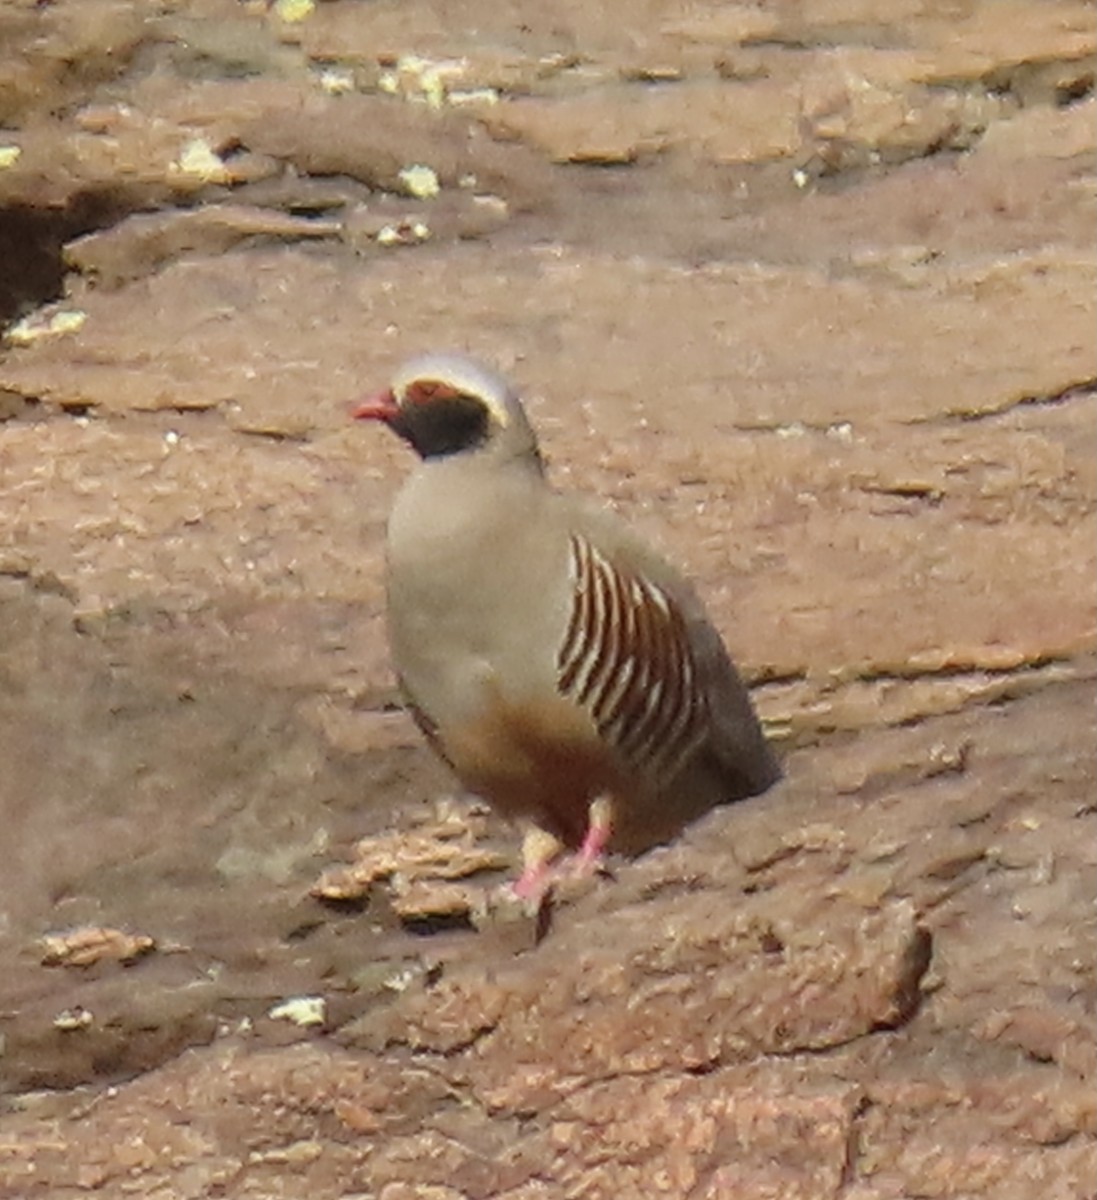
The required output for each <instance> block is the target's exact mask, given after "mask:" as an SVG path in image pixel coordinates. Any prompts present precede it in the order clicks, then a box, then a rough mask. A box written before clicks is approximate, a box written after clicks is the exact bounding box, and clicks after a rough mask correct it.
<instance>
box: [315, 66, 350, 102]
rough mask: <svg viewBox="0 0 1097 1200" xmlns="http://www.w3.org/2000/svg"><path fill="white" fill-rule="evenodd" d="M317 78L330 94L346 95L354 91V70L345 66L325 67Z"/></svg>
mask: <svg viewBox="0 0 1097 1200" xmlns="http://www.w3.org/2000/svg"><path fill="white" fill-rule="evenodd" d="M316 78H317V81H318V82H319V84H320V87H321V88H323V90H324V91H325V92H327V94H328V95H329V96H345V95H346V94H347V93H348V92H353V91H354V72H353V71H348V70H347V69H346V68H345V67H325V68H324V70H322V71H321V72H320V73H319V75H317V77H316Z"/></svg>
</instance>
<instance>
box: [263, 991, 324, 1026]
mask: <svg viewBox="0 0 1097 1200" xmlns="http://www.w3.org/2000/svg"><path fill="white" fill-rule="evenodd" d="M327 1007H328V1006H327V1001H326V1000H325V999H324V997H323V996H291V997H290V998H289V999H288V1000H283V1001H282V1002H281V1003H280V1004H276V1005H275V1006H274V1007H273V1008H271V1009H269V1010H268V1012H267V1016H268V1017H270V1018H271V1020H273V1021H291V1022H292V1023H293V1024H294V1025H299V1026H301V1028H302V1029H307V1028H309V1027H310V1026H313V1025H323V1023H324V1022H325V1021H326V1020H327Z"/></svg>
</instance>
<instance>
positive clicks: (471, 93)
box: [447, 87, 499, 108]
mask: <svg viewBox="0 0 1097 1200" xmlns="http://www.w3.org/2000/svg"><path fill="white" fill-rule="evenodd" d="M447 98H448V100H449V102H450V104H452V105H453V106H454V107H455V108H460V107H461V106H462V105H465V104H484V105H487V106H488V107H490V106H491V105H492V104H498V103H499V93H498V91H497V90H496V89H495V88H490V87H483V88H469V89H468V90H467V91H456V92H450V93H449V96H448V97H447Z"/></svg>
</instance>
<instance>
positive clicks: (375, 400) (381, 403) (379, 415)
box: [351, 390, 400, 421]
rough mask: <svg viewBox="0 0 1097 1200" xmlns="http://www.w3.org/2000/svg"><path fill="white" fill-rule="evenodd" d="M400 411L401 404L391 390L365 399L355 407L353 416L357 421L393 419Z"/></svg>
mask: <svg viewBox="0 0 1097 1200" xmlns="http://www.w3.org/2000/svg"><path fill="white" fill-rule="evenodd" d="M399 412H400V406H399V404H397V403H396V397H395V396H394V395H393V394H392V392H391V390H390V391H386V392H378V393H377V395H376V396H370V398H369V399H368V400H363V401H362V403H361V404H359V405H358V407H357V408H355V409H354V411H353V412H352V413H351V416H352V417H354V419H355V420H356V421H391V420H392V419H393V418H394V417H395V416H397V415H398V414H399Z"/></svg>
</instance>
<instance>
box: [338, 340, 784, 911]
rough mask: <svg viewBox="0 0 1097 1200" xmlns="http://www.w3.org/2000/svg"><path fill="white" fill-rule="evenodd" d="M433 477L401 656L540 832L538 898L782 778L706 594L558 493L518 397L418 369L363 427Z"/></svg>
mask: <svg viewBox="0 0 1097 1200" xmlns="http://www.w3.org/2000/svg"><path fill="white" fill-rule="evenodd" d="M354 415H355V416H356V417H358V418H362V419H373V420H380V421H383V422H385V423H386V424H387V425H388V426H389V428H390V429H392V430H393V431H394V432H395V433H397V434H398V435H399V436H400V437H401V438H403V439H404V440H405V441H406V442H408V443H409V444H410V445H411V447H412V449H413V450H415V451H416V453H417V454H418V455H419V457H420V459H421V460H422V461H421V463H420V464H419V466H418V468H417V469H416V470H415V471H414V472H413V474H412V475H411V476H410V478H409V479H408V480H407V482H406V483H405V484H404V486H403V488H402V489H401V491H400V493H399V495H398V496H397V498H396V501H395V504H394V506H393V510H392V514H391V517H390V520H389V527H388V547H387V568H388V572H387V573H388V579H387V593H388V625H389V638H390V642H391V650H392V655H393V660H394V664H395V667H396V671H397V674H398V676H399V680H400V684H401V686H402V689H403V691H404V693H405V695H406V697H407V700H408V702H409V705H410V707H411V710H412V713H413V714H414V716H415V718H416V720H417V722H418V724H419V726H420V728H421V729H422V730H423V731H424V733H425V735H426V737H427V739H428V741H429V742H430V743H431V745H432V746H433V747H434V749H435V750H436V751H437V752H438V753H439V754H440V755H441V756H442V757H443V758H444V759H445V760H446V761H447V762H448V763H449V764H450V766H451V767H452V768H453V770H454V772H455V773H456V774H457V776H458V778H459V779H460V780H461V782H462V784H463V785H464V786H465V787H466V788H467V789H468V790H469V791H470V792H472V793H474V794H476V795H478V796H480V797H483V798H484V799H485V800H487V801H488V802H489V803H491V804H492V805H493V806H494V807H495V808H496V809H498V810H499V811H501V812H502V813H503V814H504V815H506V816H508V817H510V818H512V819H514V820H516V821H517V822H519V824H521V825H522V826H524V828H525V838H524V841H523V848H522V849H523V861H524V870H523V873H522V875H521V878H520V879H519V880H518V881H517V883H516V884H515V890H516V891H517V892H518V893H519V895H522V896H527V897H528V896H538V895H540V894H541V893H542V891H543V890H544V889H545V888H546V887H547V886H548V882H547V881H548V880H549V879H550V877H551V874H552V870H553V864H554V863H555V861H556V860H557V859H558V858H559V857H560V855H561V854H562V853H563V852H564V851H565V850H577V851H578V865H579V866H580V867H582V866H586V867H590V866H592V865H594V864H596V863H597V862H598V861H599V859H600V858H601V855H602V853H603V851H605V850H606V849H607V848H609V849H612V850H619V851H622V852H624V853H627V854H637V853H640V852H642V851H643V850H645V849H648V848H650V847H652V846H654V845H657V844H659V843H660V842H664V841H667V840H669V839H670V838H672V837H673V836H674V835H675V834H676V833H678V832H680V831H681V829H682V828H684V826H685V825H686V824H687V823H688V822H690V821H691V820H693V819H694V818H696V817H697V816H699V815H700V814H702V813H704V812H706V811H708V810H709V809H711V808H712V807H713V806H715V805H717V804H722V803H725V802H728V801H733V800H737V799H741V798H744V797H746V796H752V795H756V794H757V793H759V792H762V791H764V790H765V789H766V788H768V787H769V786H770V785H771V784H772V783H774V782H775V780H777V778H778V777H779V775H780V770H779V767H778V765H777V761H776V759H775V757H774V755H773V752H772V750H771V748H770V747H769V745H768V744H767V742H766V739H765V737H764V735H763V733H762V730H761V728H760V726H759V723H758V719H757V717H756V716H755V713H754V710H753V708H752V707H751V702H750V698H749V696H748V694H747V690H746V688H745V687H744V685H743V683H742V681H741V680H740V678H739V675H738V673H737V672H736V670H735V667H734V666H733V664H732V662H731V659H730V658H729V657H728V653H727V651H726V650H725V648H724V645H723V643H722V641H721V639H720V636H719V634H718V633H717V632H716V630H715V628H714V627H713V626H712V624H711V623H710V622H709V620H708V618H707V616H706V615H705V611H704V609H703V607H702V605H701V603H700V601H699V600H698V598H697V596H696V595H695V593H694V591H693V589H692V588H691V587H690V586H689V585H688V584H687V583H686V582H685V581H684V579H682V577H681V576H680V575H679V574H678V573H677V572H676V571H675V570H674V569H673V568H671V567H670V566H668V565H667V564H666V563H665V562H664V561H663V560H662V558H660V557H659V556H658V555H657V554H656V553H654V552H653V551H652V550H651V549H649V548H648V547H647V546H645V545H644V544H643V543H642V542H641V541H640V540H639V539H638V538H636V537H635V536H634V535H633V534H632V533H631V532H630V531H629V529H628V528H627V527H626V526H625V525H624V524H623V523H622V522H620V521H619V520H618V519H617V518H615V517H614V516H613V515H612V514H610V513H608V512H606V511H603V510H600V509H599V508H597V507H596V506H594V505H591V504H589V503H587V502H584V501H583V500H581V499H579V498H576V497H572V496H570V495H567V494H564V493H561V492H557V491H555V490H554V489H553V488H552V487H551V486H550V485H549V483H548V482H547V480H546V478H545V472H544V464H543V462H542V458H541V455H540V453H539V450H538V445H537V438H536V435H535V433H534V431H533V428H532V427H531V425H530V423H529V420H528V418H527V416H526V413H525V410H524V409H523V407H522V404H521V402H520V401H519V399H518V397H517V395H516V394H515V392H514V391H512V390H511V388H510V387H509V386H508V385H507V383H506V381H505V380H504V379H502V378H501V377H500V376H499V375H497V374H496V373H495V372H494V371H492V370H490V369H489V368H488V367H486V366H483V365H482V364H480V363H478V362H475V361H473V360H472V359H468V358H465V357H461V356H458V355H449V354H430V355H424V356H422V357H419V358H414V359H412V360H411V361H410V362H407V363H405V364H404V366H402V367H401V368H400V370H399V371H398V372H397V373H396V376H395V378H394V379H393V381H392V384H391V386H390V388H389V389H388V390H386V391H384V392H382V393H381V394H380V395H378V396H376V397H374V398H372V399H370V400H368V401H367V402H365V403H363V404H361V405H360V406H359V407H358V408H356V409H355V412H354Z"/></svg>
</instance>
